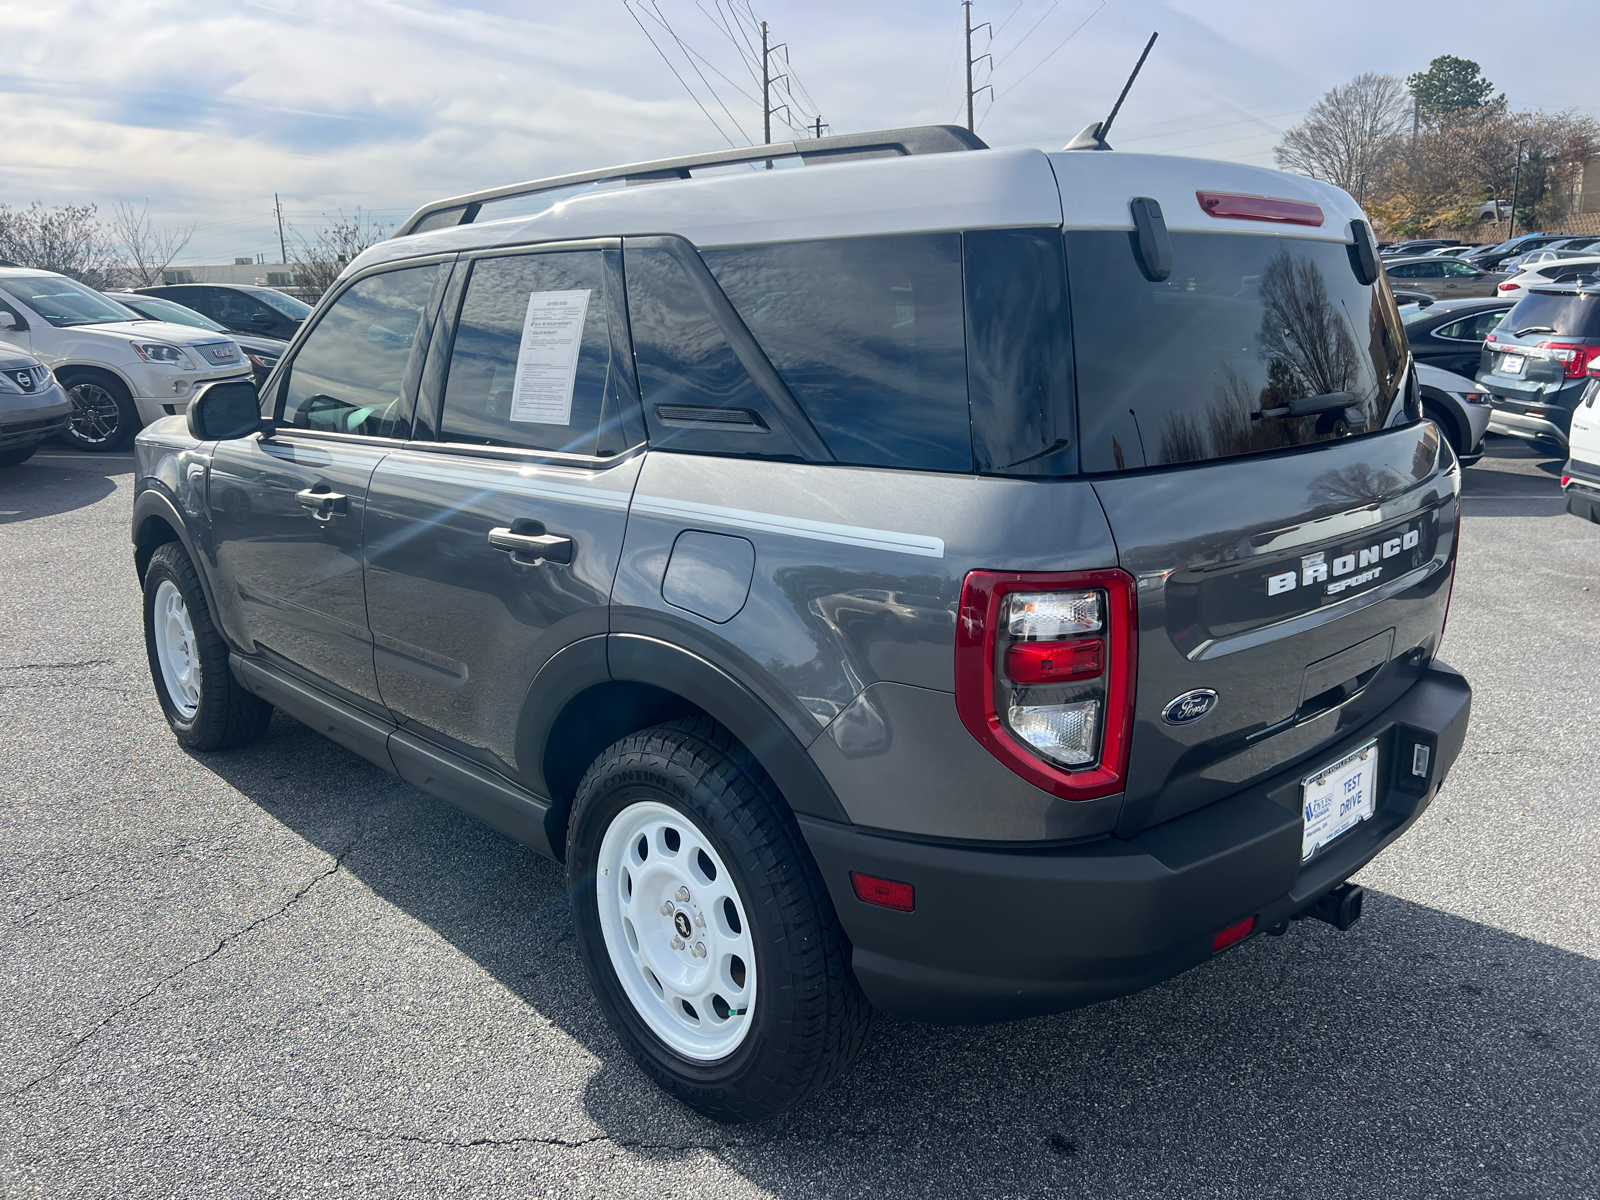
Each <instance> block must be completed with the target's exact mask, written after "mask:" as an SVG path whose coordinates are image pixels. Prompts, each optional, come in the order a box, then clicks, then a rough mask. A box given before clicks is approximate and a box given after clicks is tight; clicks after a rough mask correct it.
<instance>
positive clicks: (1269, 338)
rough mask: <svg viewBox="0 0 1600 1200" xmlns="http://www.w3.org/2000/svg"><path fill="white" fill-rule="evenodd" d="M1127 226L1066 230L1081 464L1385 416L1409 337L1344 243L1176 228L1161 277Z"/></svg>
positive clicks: (1162, 459) (1298, 441) (1258, 446)
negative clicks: (1142, 259)
mask: <svg viewBox="0 0 1600 1200" xmlns="http://www.w3.org/2000/svg"><path fill="white" fill-rule="evenodd" d="M1130 236H1131V235H1130V234H1128V233H1126V232H1117V231H1098V230H1096V231H1088V230H1084V231H1071V232H1068V233H1067V235H1066V242H1067V274H1068V279H1069V283H1070V293H1071V297H1072V323H1073V343H1074V346H1075V348H1076V359H1077V362H1076V366H1077V388H1078V428H1079V439H1080V450H1081V455H1082V463H1083V466H1084V469H1085V470H1089V471H1118V470H1123V469H1132V468H1134V467H1138V466H1143V465H1148V466H1159V465H1165V464H1169V463H1182V462H1197V461H1203V460H1208V459H1220V458H1230V457H1233V456H1235V455H1240V454H1253V453H1257V452H1260V451H1265V450H1277V449H1282V448H1286V447H1291V446H1298V445H1305V444H1307V443H1310V442H1317V441H1323V440H1326V439H1328V438H1334V437H1343V436H1347V435H1349V434H1354V433H1362V432H1366V431H1369V430H1375V429H1378V428H1379V427H1380V426H1381V425H1382V423H1383V421H1384V420H1385V418H1386V417H1387V416H1388V414H1389V411H1390V406H1391V404H1392V403H1393V402H1394V400H1395V398H1396V395H1397V393H1398V391H1399V388H1400V386H1401V382H1402V379H1403V375H1404V368H1405V365H1406V360H1407V355H1408V351H1407V348H1406V341H1405V334H1404V331H1403V330H1402V329H1401V326H1400V321H1399V315H1398V313H1397V311H1396V310H1395V308H1394V306H1393V303H1392V302H1391V301H1389V299H1388V297H1387V294H1386V293H1385V292H1384V290H1383V289H1379V288H1374V287H1368V286H1363V285H1362V284H1361V282H1360V281H1359V280H1358V279H1357V278H1356V276H1355V273H1354V271H1352V270H1351V265H1350V257H1349V254H1348V253H1347V250H1346V247H1345V245H1344V244H1342V243H1340V242H1329V241H1314V240H1311V239H1298V238H1288V237H1273V236H1261V235H1250V234H1235V233H1174V234H1173V235H1172V263H1173V266H1172V274H1171V276H1170V277H1169V278H1167V279H1166V280H1164V281H1162V282H1160V283H1152V282H1150V281H1148V280H1147V279H1146V278H1145V277H1144V275H1143V274H1142V273H1141V272H1140V270H1139V267H1138V265H1137V263H1136V261H1135V258H1134V254H1133V251H1132V249H1131V247H1130V244H1129V242H1130ZM1291 405H1293V406H1294V407H1293V409H1291ZM1308 409H1311V410H1314V411H1309V412H1308V411H1307V410H1308ZM1296 413H1299V414H1303V415H1295V414H1296Z"/></svg>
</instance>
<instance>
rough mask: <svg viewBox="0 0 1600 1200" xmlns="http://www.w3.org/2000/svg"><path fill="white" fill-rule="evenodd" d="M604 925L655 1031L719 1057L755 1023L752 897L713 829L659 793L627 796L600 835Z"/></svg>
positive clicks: (683, 1049)
mask: <svg viewBox="0 0 1600 1200" xmlns="http://www.w3.org/2000/svg"><path fill="white" fill-rule="evenodd" d="M599 867H600V870H599V874H598V875H597V877H596V879H595V886H596V887H597V888H598V890H599V895H598V899H599V906H600V931H601V933H602V934H603V935H604V937H605V941H606V949H607V950H608V951H609V952H610V955H611V965H612V966H613V967H614V968H615V969H616V972H617V979H618V981H619V982H621V984H622V988H623V991H624V992H626V993H627V996H628V999H629V1000H630V1001H632V1003H633V1007H634V1010H635V1011H636V1012H637V1013H638V1014H639V1016H640V1018H641V1019H642V1020H643V1021H644V1023H645V1024H646V1025H648V1026H649V1027H650V1032H651V1033H653V1034H655V1035H656V1036H657V1037H658V1038H660V1039H661V1040H662V1041H663V1042H665V1043H666V1044H667V1045H669V1046H671V1047H672V1048H673V1049H674V1050H676V1051H677V1052H678V1053H679V1054H681V1055H683V1056H684V1057H685V1058H690V1059H694V1060H695V1061H696V1062H714V1061H716V1060H717V1059H719V1058H723V1057H725V1056H726V1055H728V1054H730V1053H732V1052H733V1050H734V1049H735V1048H736V1047H737V1046H738V1045H739V1043H740V1042H742V1041H744V1039H745V1035H746V1034H747V1033H749V1032H750V1022H749V1021H747V1020H746V1019H745V1016H746V1014H747V1013H748V1012H749V1010H750V1008H751V1007H752V1005H754V1003H755V998H756V956H755V951H754V948H753V946H752V943H751V940H750V923H749V921H748V919H747V918H746V916H745V904H744V900H743V898H742V897H741V896H740V895H739V889H738V887H737V886H736V885H735V884H734V882H733V876H732V874H731V873H730V872H729V870H728V868H727V865H726V864H725V863H724V862H723V861H722V858H721V856H720V855H718V853H717V851H716V848H715V847H714V846H713V845H712V844H711V840H710V838H708V837H707V836H706V834H705V833H704V832H703V831H702V830H701V829H700V827H699V826H698V825H696V824H695V823H694V821H692V820H691V819H690V818H689V817H687V816H686V815H685V814H683V813H681V812H679V811H678V810H677V809H675V808H671V807H669V806H668V805H665V804H661V803H659V802H658V801H654V800H641V801H638V802H636V803H634V804H630V805H629V806H628V807H626V808H624V809H623V810H622V811H621V812H619V813H618V814H617V815H616V817H615V818H613V819H612V822H611V824H610V826H609V827H608V828H607V829H606V833H605V837H604V838H603V839H602V840H601V843H600V859H599Z"/></svg>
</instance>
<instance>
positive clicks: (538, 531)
mask: <svg viewBox="0 0 1600 1200" xmlns="http://www.w3.org/2000/svg"><path fill="white" fill-rule="evenodd" d="M489 545H491V546H493V547H494V548H495V549H496V550H505V551H507V552H508V553H509V554H510V555H511V556H512V557H513V558H515V559H516V560H517V561H518V562H538V561H540V560H543V561H545V562H553V563H570V562H571V561H572V539H571V538H567V537H561V536H560V535H559V534H554V533H546V532H545V529H544V526H543V525H542V524H540V523H539V522H538V521H529V520H526V519H524V520H519V521H513V522H512V523H511V524H510V525H507V526H501V527H499V528H497V529H491V530H489Z"/></svg>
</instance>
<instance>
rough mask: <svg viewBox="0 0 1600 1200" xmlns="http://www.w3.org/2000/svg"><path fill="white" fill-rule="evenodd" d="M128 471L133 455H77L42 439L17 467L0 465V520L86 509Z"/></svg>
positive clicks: (4, 522) (7, 521)
mask: <svg viewBox="0 0 1600 1200" xmlns="http://www.w3.org/2000/svg"><path fill="white" fill-rule="evenodd" d="M132 473H133V455H132V454H131V453H129V454H83V453H81V452H77V451H73V450H69V449H66V448H65V447H62V446H58V445H55V444H54V443H48V444H46V445H45V446H43V447H41V448H40V449H39V450H38V451H37V452H36V453H35V454H34V456H33V457H32V458H30V459H28V460H27V461H26V462H25V463H23V464H22V465H21V466H16V467H0V525H10V524H13V523H15V522H19V521H32V520H35V519H37V518H39V517H53V516H56V515H57V514H59V513H64V512H71V511H73V510H74V509H79V508H87V507H89V505H91V504H94V503H95V502H96V501H98V500H103V499H104V498H105V497H107V496H109V495H110V494H111V493H112V492H114V491H116V490H117V485H116V481H115V479H116V476H118V475H130V474H132Z"/></svg>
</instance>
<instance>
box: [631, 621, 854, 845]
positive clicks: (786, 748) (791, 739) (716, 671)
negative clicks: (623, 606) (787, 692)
mask: <svg viewBox="0 0 1600 1200" xmlns="http://www.w3.org/2000/svg"><path fill="white" fill-rule="evenodd" d="M606 657H607V659H608V662H609V665H610V668H611V677H612V678H613V679H618V680H633V681H636V682H639V683H648V684H653V685H655V686H656V687H660V688H664V689H666V690H668V691H672V692H676V693H677V694H678V695H680V696H682V697H683V698H684V699H685V700H688V701H689V702H690V703H692V704H694V705H695V706H696V707H697V708H700V709H702V710H703V711H704V712H705V713H706V714H707V715H708V716H710V717H712V718H713V719H715V720H716V721H718V722H720V723H721V724H722V725H724V726H726V727H727V729H728V731H729V732H730V733H732V734H733V736H734V737H736V738H738V739H739V741H740V743H741V744H743V745H744V747H745V748H746V749H747V750H749V751H750V753H751V754H754V755H755V756H756V758H758V759H759V760H760V761H761V765H762V766H763V767H765V768H766V770H767V774H769V775H771V776H772V780H773V782H774V783H776V784H777V785H778V789H779V790H780V791H781V792H782V793H783V795H784V798H785V799H787V800H788V802H789V807H790V808H792V809H793V810H794V811H795V812H797V813H803V814H805V815H806V816H810V817H820V818H822V819H823V820H825V821H835V822H838V823H839V824H843V825H848V824H850V817H849V815H848V814H847V813H846V812H845V810H844V805H842V804H840V803H839V797H838V796H836V795H834V792H833V788H832V787H830V786H829V784H828V781H827V779H826V778H825V777H824V776H823V774H822V771H821V770H820V769H819V768H818V767H817V764H816V763H815V762H813V761H812V758H811V755H810V754H809V753H807V751H806V748H805V747H804V746H803V745H801V743H800V739H799V738H797V737H795V735H794V733H793V732H792V731H791V730H790V729H789V727H788V726H787V725H785V724H784V723H783V721H782V720H780V719H779V717H778V714H777V713H775V712H773V711H772V709H771V708H769V707H768V706H767V705H766V703H765V702H763V701H762V700H761V698H760V697H759V696H757V695H756V694H755V693H754V692H753V691H751V690H750V689H749V688H748V687H746V686H745V685H744V684H742V683H740V682H739V681H738V680H737V679H735V678H734V677H733V676H732V675H730V674H728V673H727V672H726V671H724V670H722V669H721V668H720V667H718V666H717V665H716V664H715V663H712V662H709V661H708V660H706V659H704V658H701V657H700V656H699V655H696V654H692V653H690V652H689V651H687V650H685V649H683V648H682V647H680V646H675V645H673V644H672V643H671V642H664V641H661V640H660V639H658V638H652V637H646V636H644V635H643V634H637V633H613V634H611V635H609V636H608V638H607V655H606Z"/></svg>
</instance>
